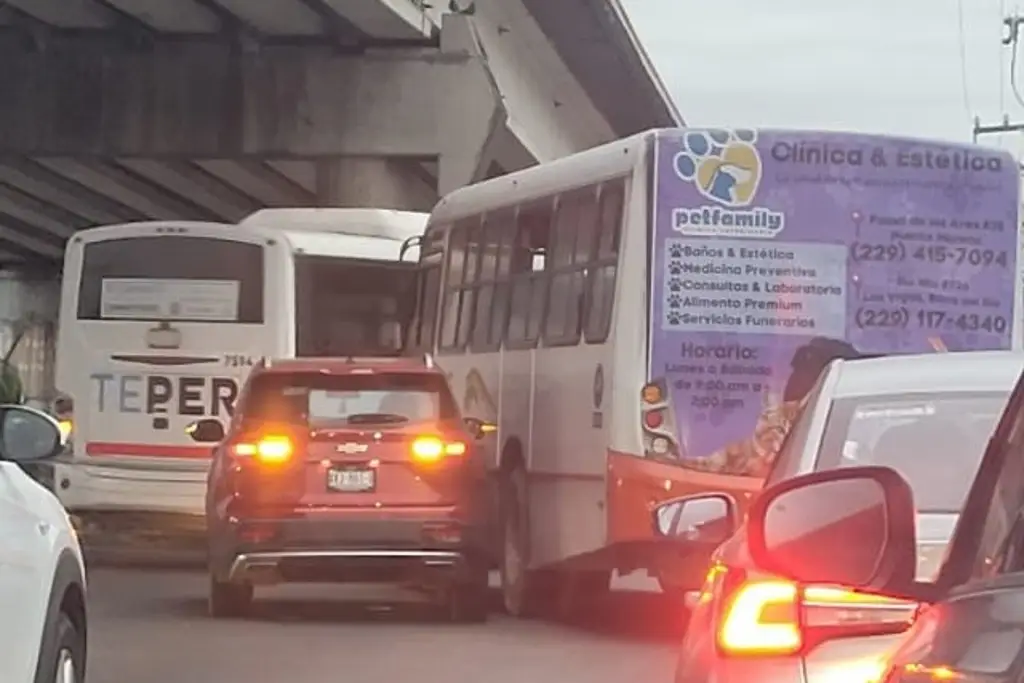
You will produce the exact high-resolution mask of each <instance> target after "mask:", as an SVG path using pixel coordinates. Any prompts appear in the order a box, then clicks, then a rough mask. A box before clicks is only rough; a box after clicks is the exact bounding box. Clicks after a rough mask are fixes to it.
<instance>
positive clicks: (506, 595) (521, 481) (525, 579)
mask: <svg viewBox="0 0 1024 683" xmlns="http://www.w3.org/2000/svg"><path fill="white" fill-rule="evenodd" d="M529 514H530V513H529V508H528V507H527V502H526V470H524V469H523V468H522V467H517V468H515V469H514V470H512V471H511V472H509V473H508V474H507V475H506V476H505V477H503V479H502V482H501V534H502V547H501V566H500V573H501V597H502V602H503V603H504V606H505V611H506V612H508V613H509V614H510V615H512V616H514V617H526V616H529V615H530V613H531V612H532V611H533V609H532V608H533V607H534V606H535V604H536V603H535V596H534V595H533V593H534V592H535V589H536V586H533V585H531V584H534V583H536V581H533V580H531V579H534V578H535V577H531V574H532V573H533V572H529V571H528V568H529V566H530V521H529Z"/></svg>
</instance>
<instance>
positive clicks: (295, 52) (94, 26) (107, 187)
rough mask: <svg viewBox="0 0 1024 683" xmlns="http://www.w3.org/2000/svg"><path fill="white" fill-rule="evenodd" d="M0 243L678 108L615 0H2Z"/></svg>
mask: <svg viewBox="0 0 1024 683" xmlns="http://www.w3.org/2000/svg"><path fill="white" fill-rule="evenodd" d="M0 64H2V65H3V66H2V68H0V264H2V265H4V266H8V267H14V268H25V267H28V268H30V269H31V270H32V271H35V272H39V271H40V270H50V271H51V272H53V269H54V267H55V266H57V265H59V259H60V256H61V251H62V245H63V243H64V241H65V240H66V239H67V238H68V237H69V236H70V235H71V234H72V233H73V232H74V231H75V230H77V229H80V228H83V227H87V226H91V225H96V224H104V223H112V222H120V221H128V220H140V219H169V218H190V219H204V220H228V221H233V220H237V219H238V218H239V217H241V216H243V215H245V214H247V213H249V212H251V211H253V210H255V209H257V208H260V207H263V206H294V205H323V206H362V205H376V206H384V207H390V208H405V209H415V210H429V208H430V207H431V206H432V205H433V203H434V202H435V201H436V200H437V197H438V194H439V193H444V192H447V191H449V190H451V189H454V188H455V187H458V186H461V185H464V184H466V183H469V182H473V181H476V180H480V179H482V178H485V177H488V176H489V175H493V174H497V173H502V172H507V171H510V170H514V169H517V168H521V167H524V166H528V165H531V164H533V163H536V162H538V161H545V160H548V159H552V158H556V157H559V156H563V155H565V154H569V153H572V152H575V151H578V150H581V149H585V148H587V147H590V146H593V145H595V144H599V143H601V142H604V141H607V140H611V139H614V138H617V137H621V136H623V135H628V134H630V133H633V132H636V131H639V130H643V129H645V128H649V127H652V126H671V125H676V124H679V123H681V119H680V116H679V113H678V112H677V111H676V109H675V108H674V106H673V105H672V103H671V101H670V99H669V98H668V96H667V95H666V93H665V91H664V87H663V86H662V84H661V82H660V81H659V79H658V77H657V75H656V74H655V72H654V70H653V69H652V68H651V65H650V64H649V62H648V60H647V58H646V56H645V54H644V52H643V50H642V49H641V48H640V47H639V44H638V42H637V39H636V36H635V35H634V33H633V31H632V29H631V27H630V26H629V23H628V21H627V20H626V19H625V15H624V13H623V11H622V9H621V7H620V6H619V4H618V0H557V1H553V0H475V2H474V1H472V0H451V1H450V0H0Z"/></svg>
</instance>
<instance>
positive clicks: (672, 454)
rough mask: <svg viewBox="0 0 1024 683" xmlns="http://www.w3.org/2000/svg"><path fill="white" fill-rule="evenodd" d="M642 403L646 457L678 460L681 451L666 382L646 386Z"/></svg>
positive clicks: (656, 382) (641, 418)
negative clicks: (675, 432)
mask: <svg viewBox="0 0 1024 683" xmlns="http://www.w3.org/2000/svg"><path fill="white" fill-rule="evenodd" d="M640 402H641V405H640V422H641V425H642V427H643V432H644V434H643V437H644V455H647V456H653V457H657V458H662V459H666V458H671V459H675V458H678V457H679V451H680V449H679V442H678V440H677V438H676V435H675V434H674V428H673V426H674V424H675V419H674V417H673V415H672V405H671V401H670V400H669V398H668V391H667V387H666V385H665V382H664V380H654V381H652V382H649V383H647V384H645V385H644V388H643V389H642V390H641V392H640Z"/></svg>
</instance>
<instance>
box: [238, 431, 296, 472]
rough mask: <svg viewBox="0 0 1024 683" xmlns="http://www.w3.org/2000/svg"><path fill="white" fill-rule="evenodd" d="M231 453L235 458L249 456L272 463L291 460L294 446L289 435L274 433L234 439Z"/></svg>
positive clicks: (262, 461)
mask: <svg viewBox="0 0 1024 683" xmlns="http://www.w3.org/2000/svg"><path fill="white" fill-rule="evenodd" d="M231 453H232V455H234V456H235V457H236V458H251V459H253V460H256V461H258V462H261V463H265V464H268V465H273V464H278V463H283V462H287V461H289V460H291V458H292V455H294V453H295V446H294V444H293V443H292V440H291V439H290V438H289V437H287V436H283V435H276V434H275V435H268V436H264V437H261V438H259V439H243V440H241V441H236V442H235V443H233V444H232V445H231Z"/></svg>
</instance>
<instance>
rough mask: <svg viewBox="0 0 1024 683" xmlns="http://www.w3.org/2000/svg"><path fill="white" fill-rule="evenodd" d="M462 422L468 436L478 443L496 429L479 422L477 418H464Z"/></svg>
mask: <svg viewBox="0 0 1024 683" xmlns="http://www.w3.org/2000/svg"><path fill="white" fill-rule="evenodd" d="M462 422H463V424H465V425H466V431H468V432H469V434H470V436H472V437H473V438H474V439H476V440H478V441H479V440H480V439H482V438H484V437H485V436H487V435H488V434H492V433H494V432H495V431H497V429H498V427H497V425H494V424H491V423H490V422H486V421H485V420H481V419H480V418H478V417H464V418H462Z"/></svg>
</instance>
